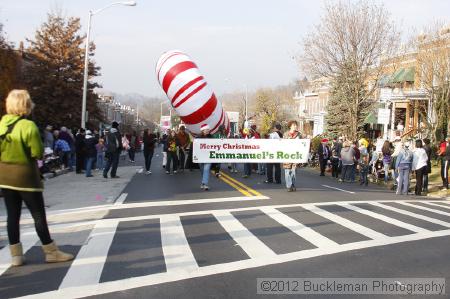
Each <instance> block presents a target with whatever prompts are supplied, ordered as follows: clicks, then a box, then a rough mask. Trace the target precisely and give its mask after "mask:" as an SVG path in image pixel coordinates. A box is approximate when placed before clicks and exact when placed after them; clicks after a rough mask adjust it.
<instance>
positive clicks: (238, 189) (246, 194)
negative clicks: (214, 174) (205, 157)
mask: <svg viewBox="0 0 450 299" xmlns="http://www.w3.org/2000/svg"><path fill="white" fill-rule="evenodd" d="M219 179H220V180H221V181H223V182H225V183H227V184H228V185H230V186H231V187H233V188H234V189H236V190H237V191H239V192H241V193H242V194H244V195H245V196H248V197H251V196H252V194H250V192H248V191H247V190H245V189H243V188H241V187H240V186H238V185H236V184H235V183H233V182H232V181H230V180H229V179H227V178H226V177H225V176H224V175H222V176H221V177H220V178H219Z"/></svg>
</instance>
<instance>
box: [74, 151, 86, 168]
mask: <svg viewBox="0 0 450 299" xmlns="http://www.w3.org/2000/svg"><path fill="white" fill-rule="evenodd" d="M83 169H84V154H83V153H80V152H78V153H77V162H76V169H75V170H76V172H77V173H81V171H82V170H83Z"/></svg>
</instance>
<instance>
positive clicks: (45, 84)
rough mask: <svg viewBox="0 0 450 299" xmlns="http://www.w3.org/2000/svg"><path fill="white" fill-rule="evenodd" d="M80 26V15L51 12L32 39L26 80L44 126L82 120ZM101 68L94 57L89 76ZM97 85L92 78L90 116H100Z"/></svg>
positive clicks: (78, 122) (36, 118) (82, 38)
mask: <svg viewBox="0 0 450 299" xmlns="http://www.w3.org/2000/svg"><path fill="white" fill-rule="evenodd" d="M80 28H81V26H80V19H79V18H74V17H70V18H64V17H62V16H60V15H59V14H54V13H50V14H48V19H47V21H46V22H45V23H43V24H42V25H41V27H40V29H38V30H37V31H36V33H35V37H34V39H33V40H30V39H28V42H30V44H31V45H30V47H29V48H28V49H27V52H28V56H29V60H30V63H29V66H28V67H27V69H26V74H25V80H26V83H27V85H28V86H29V90H30V94H31V96H32V98H33V101H34V102H35V103H36V109H35V110H34V113H33V117H34V119H35V120H36V121H37V122H38V123H39V124H41V125H44V124H47V123H52V124H55V125H58V126H61V125H64V126H69V127H74V126H79V124H80V122H81V103H82V92H83V90H82V87H83V70H84V47H83V44H84V40H85V36H82V35H80V34H79V31H80ZM90 47H91V51H90V56H91V57H92V56H93V55H94V50H95V47H94V45H93V44H91V45H90ZM99 70H100V69H99V67H96V66H95V63H94V61H93V60H92V59H90V63H89V79H92V78H93V77H95V76H98V75H99ZM96 87H99V85H98V84H97V83H95V82H92V81H90V80H89V82H88V97H87V110H88V111H89V118H90V119H94V118H97V119H100V113H99V110H98V108H97V104H96V100H97V96H96V95H95V94H94V93H93V89H94V88H96ZM90 125H92V124H90Z"/></svg>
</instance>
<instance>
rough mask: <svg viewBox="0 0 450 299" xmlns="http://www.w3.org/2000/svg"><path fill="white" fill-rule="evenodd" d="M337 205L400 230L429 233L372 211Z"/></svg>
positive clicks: (426, 230) (348, 205)
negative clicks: (400, 228)
mask: <svg viewBox="0 0 450 299" xmlns="http://www.w3.org/2000/svg"><path fill="white" fill-rule="evenodd" d="M339 205H340V206H342V207H344V208H347V209H349V210H352V211H355V212H358V213H361V214H364V215H367V216H370V217H373V218H375V219H379V220H381V221H384V222H387V223H391V224H393V225H395V226H398V227H402V228H405V229H408V230H410V231H413V232H416V233H429V232H431V231H429V230H428V229H424V228H421V227H418V226H415V225H412V224H409V223H405V222H402V221H400V220H397V219H394V218H391V217H387V216H384V215H381V214H378V213H375V212H372V211H369V210H365V209H362V208H359V207H355V206H352V205H351V204H339Z"/></svg>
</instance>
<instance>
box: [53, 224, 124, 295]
mask: <svg viewBox="0 0 450 299" xmlns="http://www.w3.org/2000/svg"><path fill="white" fill-rule="evenodd" d="M118 224H119V221H117V220H106V221H102V222H98V223H97V224H96V225H95V227H94V229H93V230H92V231H91V234H90V235H89V238H88V240H87V242H88V243H87V244H86V245H84V246H83V247H81V249H80V252H79V253H78V254H77V256H76V258H75V260H74V261H73V263H72V265H71V267H70V269H69V271H68V272H67V274H66V276H65V277H64V279H63V281H62V283H61V285H60V286H59V288H60V289H65V288H69V287H79V286H85V285H94V284H98V282H99V280H100V276H101V274H102V270H103V267H104V265H105V262H106V258H107V256H108V251H109V247H110V246H111V243H112V241H113V239H114V235H115V233H116V230H117V225H118Z"/></svg>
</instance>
